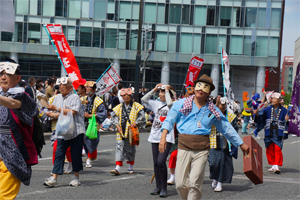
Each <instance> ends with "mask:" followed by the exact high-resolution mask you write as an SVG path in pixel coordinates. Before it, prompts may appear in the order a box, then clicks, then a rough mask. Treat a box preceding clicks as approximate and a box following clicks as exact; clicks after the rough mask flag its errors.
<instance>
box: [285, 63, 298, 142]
mask: <svg viewBox="0 0 300 200" xmlns="http://www.w3.org/2000/svg"><path fill="white" fill-rule="evenodd" d="M299 101H300V63H299V64H298V66H297V70H296V75H295V80H294V86H293V94H292V108H291V113H290V116H289V119H290V120H289V127H288V133H290V134H295V135H297V136H298V137H300V112H299Z"/></svg>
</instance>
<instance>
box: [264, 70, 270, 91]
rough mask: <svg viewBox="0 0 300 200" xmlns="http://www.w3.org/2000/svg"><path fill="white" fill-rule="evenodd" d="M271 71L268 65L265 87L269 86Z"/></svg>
mask: <svg viewBox="0 0 300 200" xmlns="http://www.w3.org/2000/svg"><path fill="white" fill-rule="evenodd" d="M269 73H270V70H269V68H268V67H266V73H265V74H266V75H265V88H267V87H268V86H269Z"/></svg>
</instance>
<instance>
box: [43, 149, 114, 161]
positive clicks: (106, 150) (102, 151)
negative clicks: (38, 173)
mask: <svg viewBox="0 0 300 200" xmlns="http://www.w3.org/2000/svg"><path fill="white" fill-rule="evenodd" d="M110 151H115V149H104V150H101V151H97V153H104V152H110ZM51 159H52V157H47V158H39V161H42V160H51Z"/></svg>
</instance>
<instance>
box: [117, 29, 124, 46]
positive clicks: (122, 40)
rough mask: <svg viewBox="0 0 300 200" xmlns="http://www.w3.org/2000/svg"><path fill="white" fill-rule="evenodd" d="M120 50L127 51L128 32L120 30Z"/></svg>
mask: <svg viewBox="0 0 300 200" xmlns="http://www.w3.org/2000/svg"><path fill="white" fill-rule="evenodd" d="M118 48H119V49H126V30H119V34H118Z"/></svg>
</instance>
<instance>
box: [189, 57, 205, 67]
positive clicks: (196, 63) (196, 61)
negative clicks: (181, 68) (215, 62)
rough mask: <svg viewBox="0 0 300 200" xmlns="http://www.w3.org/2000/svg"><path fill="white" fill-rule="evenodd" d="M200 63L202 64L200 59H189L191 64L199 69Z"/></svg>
mask: <svg viewBox="0 0 300 200" xmlns="http://www.w3.org/2000/svg"><path fill="white" fill-rule="evenodd" d="M202 64H203V62H201V61H200V60H197V59H193V60H192V61H191V65H193V67H196V68H198V69H201V66H202Z"/></svg>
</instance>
